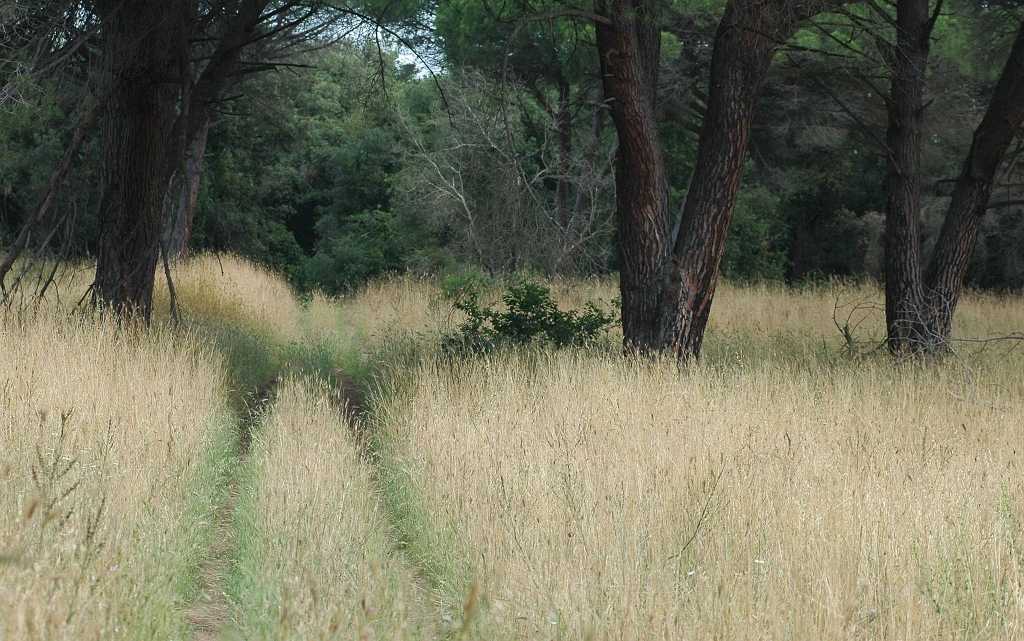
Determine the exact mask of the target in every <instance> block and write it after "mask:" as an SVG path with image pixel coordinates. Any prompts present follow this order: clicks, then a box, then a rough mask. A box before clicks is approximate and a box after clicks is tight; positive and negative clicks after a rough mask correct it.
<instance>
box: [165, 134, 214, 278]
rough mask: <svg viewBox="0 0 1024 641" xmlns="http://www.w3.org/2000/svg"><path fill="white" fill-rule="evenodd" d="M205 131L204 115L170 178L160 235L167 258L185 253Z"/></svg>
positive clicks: (182, 255) (190, 238)
mask: <svg viewBox="0 0 1024 641" xmlns="http://www.w3.org/2000/svg"><path fill="white" fill-rule="evenodd" d="M209 132H210V120H209V117H207V118H205V119H204V120H203V123H202V124H201V125H200V127H199V130H198V132H197V133H196V136H195V138H194V139H193V140H192V141H191V142H190V143H189V146H188V149H187V150H186V152H185V159H184V162H183V163H182V167H181V168H179V169H178V170H177V171H176V172H175V173H174V176H173V177H172V178H171V187H170V191H169V193H168V195H167V201H166V206H167V207H168V209H169V211H168V213H167V215H166V221H165V225H166V226H165V228H164V238H163V243H164V248H165V250H166V251H167V257H168V258H169V259H170V260H180V259H183V258H186V257H187V256H188V251H189V243H190V242H191V240H192V223H193V221H194V220H195V213H196V205H197V204H198V202H199V186H200V179H201V178H202V173H203V157H204V156H205V155H206V141H207V138H208V135H209Z"/></svg>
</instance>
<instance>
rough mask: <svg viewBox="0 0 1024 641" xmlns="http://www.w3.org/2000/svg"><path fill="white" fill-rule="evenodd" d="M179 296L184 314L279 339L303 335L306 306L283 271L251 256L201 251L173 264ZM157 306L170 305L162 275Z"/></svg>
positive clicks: (163, 309) (162, 310) (160, 310)
mask: <svg viewBox="0 0 1024 641" xmlns="http://www.w3.org/2000/svg"><path fill="white" fill-rule="evenodd" d="M172 279H173V282H174V285H175V293H176V294H177V302H178V305H179V307H180V309H181V311H182V314H183V316H184V317H185V318H187V319H188V318H190V319H196V320H199V321H202V322H209V321H216V322H220V323H223V324H225V325H230V326H231V327H234V328H236V329H240V330H244V331H247V332H250V333H253V334H256V335H259V336H261V337H268V338H274V339H275V340H278V341H285V342H287V341H290V340H298V339H299V338H300V337H301V335H302V325H301V324H302V313H303V312H302V306H301V305H300V303H299V301H298V299H297V298H296V297H295V294H294V293H293V292H292V290H291V288H290V287H289V286H288V284H287V283H286V282H285V281H284V279H282V278H281V276H280V275H278V274H276V273H274V272H273V271H271V270H269V269H267V268H266V267H263V266H261V265H258V264H256V263H254V262H252V261H250V260H248V259H245V258H242V257H239V256H231V255H223V256H217V255H215V254H202V255H199V256H194V257H191V258H189V259H187V260H185V261H182V262H180V263H177V264H176V265H175V266H174V268H173V270H172ZM153 298H154V301H153V305H154V310H155V311H156V313H157V314H158V315H159V316H162V317H166V315H167V314H169V310H170V297H169V293H168V289H167V281H166V279H164V278H162V277H158V278H157V283H156V289H155V292H154V297H153Z"/></svg>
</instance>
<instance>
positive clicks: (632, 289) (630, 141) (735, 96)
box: [595, 0, 842, 359]
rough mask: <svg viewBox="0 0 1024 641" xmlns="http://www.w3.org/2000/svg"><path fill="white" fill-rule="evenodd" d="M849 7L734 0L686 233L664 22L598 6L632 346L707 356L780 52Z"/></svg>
mask: <svg viewBox="0 0 1024 641" xmlns="http://www.w3.org/2000/svg"><path fill="white" fill-rule="evenodd" d="M841 4H842V2H841V1H840V0H789V1H780V2H770V3H769V2H761V1H755V0H733V1H731V2H729V4H728V5H727V7H726V10H725V15H724V17H723V18H722V21H721V23H720V25H719V27H718V31H717V32H716V36H715V45H714V53H713V55H712V63H711V78H710V83H709V84H710V92H709V95H708V104H707V111H706V114H705V118H704V123H703V125H702V127H701V133H700V140H699V144H698V151H697V162H696V166H695V168H694V173H693V176H692V177H691V180H690V187H689V189H688V191H687V196H686V200H685V203H684V205H683V209H682V213H681V220H680V224H679V226H678V233H677V234H676V235H675V237H671V234H670V231H669V229H670V228H669V216H668V211H667V208H668V199H667V189H666V184H665V167H664V160H663V157H662V154H661V148H660V143H659V140H658V135H657V129H656V126H655V121H654V107H655V102H656V89H657V65H658V54H659V49H660V47H659V45H658V43H659V39H660V26H659V24H658V20H657V15H656V13H655V12H654V10H653V9H652V6H653V3H652V4H646V3H645V0H631V1H630V0H607V2H606V3H602V2H599V3H598V4H597V5H596V6H595V12H596V13H597V14H598V17H599V18H600V19H598V20H595V25H596V29H597V45H598V51H599V53H600V57H601V65H602V73H603V77H604V89H605V97H606V99H607V100H609V102H610V107H611V112H612V119H613V121H614V122H615V126H616V130H617V132H618V138H619V155H618V159H617V166H616V189H617V192H618V200H617V203H616V205H617V210H618V223H619V226H618V230H619V238H618V240H619V260H620V265H619V268H620V277H619V278H620V290H621V296H622V325H623V334H624V341H625V347H626V349H627V350H631V351H638V352H654V351H664V350H671V351H672V352H673V353H674V354H675V355H676V357H677V358H680V359H685V358H689V357H692V356H697V355H698V354H699V353H700V348H701V343H702V341H703V337H704V329H705V327H706V325H707V320H708V314H709V312H710V310H711V302H712V299H713V297H714V293H715V286H716V284H717V280H718V269H719V266H720V264H721V261H722V255H723V252H724V249H725V239H726V234H727V232H728V229H729V223H730V221H731V218H732V212H733V208H734V206H735V203H736V194H737V192H738V191H739V185H740V178H741V176H742V171H743V161H744V158H745V156H746V152H747V142H748V137H749V133H750V126H751V122H752V120H753V115H754V108H755V106H756V103H757V96H758V93H759V91H760V89H761V86H762V84H763V82H764V79H765V76H766V75H767V72H768V68H769V66H770V64H771V61H772V57H773V56H774V54H775V52H776V50H777V49H778V47H779V46H780V45H781V44H782V43H784V42H785V41H786V40H788V39H789V38H790V37H791V36H792V35H793V34H794V33H795V32H796V29H797V28H798V27H799V25H800V24H801V23H802V22H803V21H805V20H807V19H808V18H810V17H812V16H814V15H816V14H818V13H821V12H823V11H827V10H829V9H831V8H836V7H838V6H840V5H841Z"/></svg>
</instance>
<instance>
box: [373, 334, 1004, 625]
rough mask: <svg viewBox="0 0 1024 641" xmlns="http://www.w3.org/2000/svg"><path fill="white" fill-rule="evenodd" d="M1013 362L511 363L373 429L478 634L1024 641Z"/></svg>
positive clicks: (451, 376)
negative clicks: (476, 600)
mask: <svg viewBox="0 0 1024 641" xmlns="http://www.w3.org/2000/svg"><path fill="white" fill-rule="evenodd" d="M1019 365H1020V362H1019V361H1017V362H1016V363H1015V364H1014V366H1012V367H1003V368H998V369H996V370H992V371H986V372H985V373H984V374H983V375H982V376H983V378H982V379H981V381H984V382H981V381H978V382H973V383H970V384H969V388H965V387H964V381H963V378H962V376H961V371H960V370H959V369H957V368H952V367H951V368H933V369H927V370H926V369H916V368H898V369H893V368H892V367H891V366H890V365H889V364H887V363H876V364H870V365H861V366H857V367H836V368H830V367H796V368H794V367H791V366H789V365H787V364H785V363H772V362H762V363H758V364H756V365H748V366H745V367H742V368H740V369H735V370H726V371H723V370H722V369H713V368H710V367H694V368H692V369H690V370H688V371H686V372H683V373H679V372H678V371H677V370H676V368H675V366H674V365H672V364H668V363H664V364H655V365H641V364H637V363H629V362H625V361H623V360H622V359H619V358H607V357H594V356H587V355H585V354H562V355H543V356H540V357H536V356H528V357H499V358H495V359H490V360H481V361H478V362H475V363H467V364H462V365H458V366H456V367H454V368H450V367H449V366H447V365H441V364H437V363H435V364H430V365H426V366H424V367H423V368H422V369H420V370H419V371H417V372H415V374H414V375H413V376H412V380H413V381H414V382H413V383H412V384H411V389H410V390H409V392H408V393H407V396H405V397H404V398H400V399H393V400H392V401H390V402H387V401H386V402H385V403H384V406H385V410H384V413H383V414H382V415H381V416H380V421H381V423H382V424H383V425H385V426H387V429H388V430H389V435H390V436H391V438H392V439H393V441H392V444H391V447H392V448H393V449H392V451H391V454H392V456H394V457H395V461H394V462H393V465H394V467H395V468H396V469H399V470H401V471H402V474H403V475H407V477H408V481H407V482H406V484H405V491H406V492H407V493H408V494H409V496H408V497H407V498H406V500H407V501H413V502H417V503H418V504H419V505H420V508H419V509H420V512H419V518H420V519H421V522H420V523H419V525H418V527H419V528H420V531H421V533H422V536H423V537H425V540H424V541H423V548H424V549H427V550H433V551H434V552H432V554H436V555H439V558H434V559H432V561H433V563H434V564H435V565H436V566H437V567H440V568H449V571H450V573H451V574H450V577H449V578H450V579H451V580H452V583H451V585H449V586H447V587H448V589H449V590H451V591H453V594H452V597H451V598H453V599H456V600H457V599H458V598H459V597H458V594H459V592H458V591H459V590H464V589H465V586H466V585H467V582H468V581H469V580H471V579H475V580H476V581H478V582H479V583H480V585H481V586H482V593H483V595H484V598H485V600H486V602H487V603H488V607H487V609H486V611H485V612H484V613H483V614H482V617H483V622H484V626H485V627H484V628H483V629H485V630H486V631H487V632H486V636H495V637H509V638H517V639H543V638H574V639H613V638H614V639H709V638H723V639H732V638H764V639H808V640H811V639H839V638H874V639H907V638H913V639H936V638H944V639H945V638H950V639H952V638H1020V637H1021V636H1024V610H1022V608H1024V549H1022V548H1021V546H1022V545H1024V533H1022V531H1021V520H1020V519H1021V517H1022V515H1024V481H1022V477H1021V475H1020V467H1021V464H1022V463H1024V460H1022V454H1024V448H1022V445H1021V443H1022V442H1021V439H1020V427H1021V425H1024V407H1022V403H1021V398H1022V397H1024V374H1022V370H1021V368H1020V367H1019ZM996 381H998V385H997V384H995V382H996ZM965 396H966V398H965ZM691 538H692V540H691Z"/></svg>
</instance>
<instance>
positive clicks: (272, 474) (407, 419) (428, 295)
mask: <svg viewBox="0 0 1024 641" xmlns="http://www.w3.org/2000/svg"><path fill="white" fill-rule="evenodd" d="M175 276H176V284H177V290H178V298H179V301H178V302H179V304H180V306H181V309H182V313H183V323H182V325H181V326H173V325H172V324H171V323H170V322H168V321H167V320H166V319H165V318H164V317H161V319H160V320H158V321H157V322H156V323H155V326H154V327H153V328H151V329H149V330H140V329H133V328H127V327H123V326H121V327H119V326H117V325H115V324H113V323H110V322H107V321H105V320H102V319H92V318H86V317H83V316H81V315H74V316H69V314H67V313H66V312H67V310H66V309H65V308H64V307H63V306H62V305H61V304H60V303H59V302H58V301H57V300H56V299H54V300H51V301H48V302H47V303H46V304H44V305H42V306H40V307H39V308H38V309H36V310H35V311H33V312H32V313H31V315H29V316H14V315H10V316H8V317H6V318H5V319H4V320H3V321H2V325H0V352H2V353H3V354H4V359H3V362H2V364H0V368H2V370H3V373H2V376H0V408H2V412H0V441H2V442H3V444H4V447H3V448H0V639H3V640H5V641H6V640H7V639H69V640H70V639H75V640H76V641H77V640H84V639H97V640H99V639H103V640H109V639H126V640H129V639H130V640H133V641H134V640H137V639H160V640H163V639H189V638H191V639H202V640H209V639H225V640H241V639H245V640H251V639H267V640H270V639H296V640H298V639H318V638H336V639H371V638H372V639H376V638H386V639H531V640H532V639H627V640H628V639H706V638H766V639H806V640H811V639H837V638H866V639H867V638H870V639H968V638H1004V639H1012V638H1021V637H1022V636H1024V531H1022V527H1021V518H1022V516H1024V480H1022V479H1024V477H1022V475H1021V465H1022V463H1024V459H1022V455H1024V450H1022V447H1021V438H1020V436H1021V435H1020V426H1021V425H1024V402H1022V400H1021V399H1022V398H1024V367H1022V365H1024V352H1021V351H1020V350H1013V349H1011V348H1010V347H1011V346H1012V343H1006V342H1002V341H997V342H993V343H986V344H983V345H982V344H970V343H964V344H960V345H958V347H957V354H956V356H953V357H947V358H945V359H943V360H941V361H929V362H918V363H902V364H898V363H894V362H893V361H892V360H891V359H890V357H888V356H886V355H884V354H882V353H880V352H877V351H873V350H871V349H870V348H869V346H868V345H866V344H861V343H856V342H846V341H845V340H844V338H843V334H842V332H840V331H837V328H836V324H835V322H834V320H835V319H836V318H838V320H839V321H840V322H839V324H840V326H843V325H846V327H847V328H848V329H850V330H851V331H852V330H853V329H854V328H856V329H855V331H854V332H853V333H852V334H850V336H851V337H852V338H859V339H863V340H865V341H866V340H867V339H870V338H872V337H880V336H881V335H882V333H883V332H882V318H881V317H880V316H881V315H880V314H879V313H878V312H877V311H874V308H873V305H872V304H871V303H872V302H873V301H876V300H877V299H878V298H879V296H880V293H879V292H878V291H877V290H876V289H875V288H874V287H872V286H866V285H843V284H828V285H821V286H817V287H812V288H807V289H802V290H789V289H785V288H782V287H776V286H750V287H738V286H728V285H726V286H723V288H722V290H721V291H720V293H719V296H718V298H717V299H716V302H715V311H714V313H713V314H712V321H711V322H712V325H711V327H710V331H709V335H708V338H707V344H706V349H705V355H704V357H703V358H702V360H701V361H700V362H699V363H697V364H692V365H689V366H686V367H683V368H679V367H678V366H677V365H676V364H675V363H671V362H663V361H657V360H654V361H651V360H632V359H626V358H623V357H622V356H621V354H620V353H619V352H618V350H617V348H616V347H615V342H616V339H615V337H614V336H613V337H611V338H610V340H609V342H608V344H605V345H598V346H596V347H592V348H588V349H586V350H582V349H580V350H564V351H544V350H536V349H527V350H518V351H508V352H499V353H494V354H491V355H489V356H487V357H472V356H465V355H463V356H453V355H451V354H447V355H445V354H442V353H441V352H440V351H439V348H438V345H439V335H440V333H441V332H443V331H446V330H447V329H450V328H451V326H452V323H454V322H457V319H455V318H453V316H452V313H451V308H450V305H449V303H448V302H447V301H446V300H445V299H444V297H443V296H442V295H441V293H440V290H439V288H438V287H436V286H435V285H434V284H432V283H431V282H428V281H422V280H416V279H411V278H396V279H391V280H386V281H380V282H377V283H373V284H371V285H370V286H368V287H366V288H364V289H362V290H360V291H359V292H357V293H355V294H353V295H351V296H348V297H344V298H341V299H328V298H325V297H321V296H313V297H312V298H310V299H308V300H304V301H300V300H299V299H298V298H297V297H296V296H295V294H293V292H291V291H290V290H289V288H288V287H287V286H286V285H285V284H284V282H283V281H282V280H281V279H279V278H278V277H277V276H275V275H273V274H270V273H268V272H267V271H265V270H263V269H261V268H258V267H256V266H254V265H252V264H249V263H247V262H245V261H242V260H238V259H233V258H224V259H222V260H219V261H218V260H217V259H215V258H212V257H199V258H196V259H193V260H191V261H189V262H186V263H183V264H181V265H179V266H178V267H177V268H176V270H175ZM81 278H85V277H84V276H83V277H81ZM86 280H87V279H86ZM80 285H81V283H80V282H79V281H77V280H74V279H72V280H71V281H69V282H65V283H63V285H62V286H63V288H64V293H65V294H66V295H62V296H61V300H77V297H76V296H73V295H71V291H72V290H76V288H78V287H79V286H80ZM553 287H554V291H555V293H556V298H558V300H559V302H560V303H562V304H563V305H565V306H578V305H580V304H582V303H583V302H584V301H586V300H590V299H595V298H602V297H603V298H606V299H608V298H611V297H612V296H614V294H615V292H614V285H613V283H612V282H611V281H600V280H596V281H585V282H556V283H553ZM158 297H159V298H160V300H161V301H162V302H161V304H160V307H161V309H162V310H163V311H162V312H161V313H162V314H164V315H165V316H166V314H167V309H166V308H167V297H166V295H165V294H164V293H160V294H159V295H158ZM837 302H838V309H839V311H840V313H839V314H837V313H836V310H837ZM851 311H853V312H855V313H854V316H853V318H849V313H850V312H851ZM862 317H863V323H859V321H860V320H861V318H862ZM848 319H849V321H850V322H849V323H848V324H847V320H848ZM958 320H959V322H960V326H959V327H958V328H957V329H958V335H960V336H971V337H990V336H1006V335H1008V334H1011V333H1012V332H1013V331H1014V330H1019V329H1020V328H1021V327H1024V301H1022V300H1021V299H1019V298H1011V297H995V296H981V295H972V296H970V297H969V298H968V299H967V300H966V301H964V304H963V308H962V311H961V312H959V314H958ZM858 323H859V324H858Z"/></svg>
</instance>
